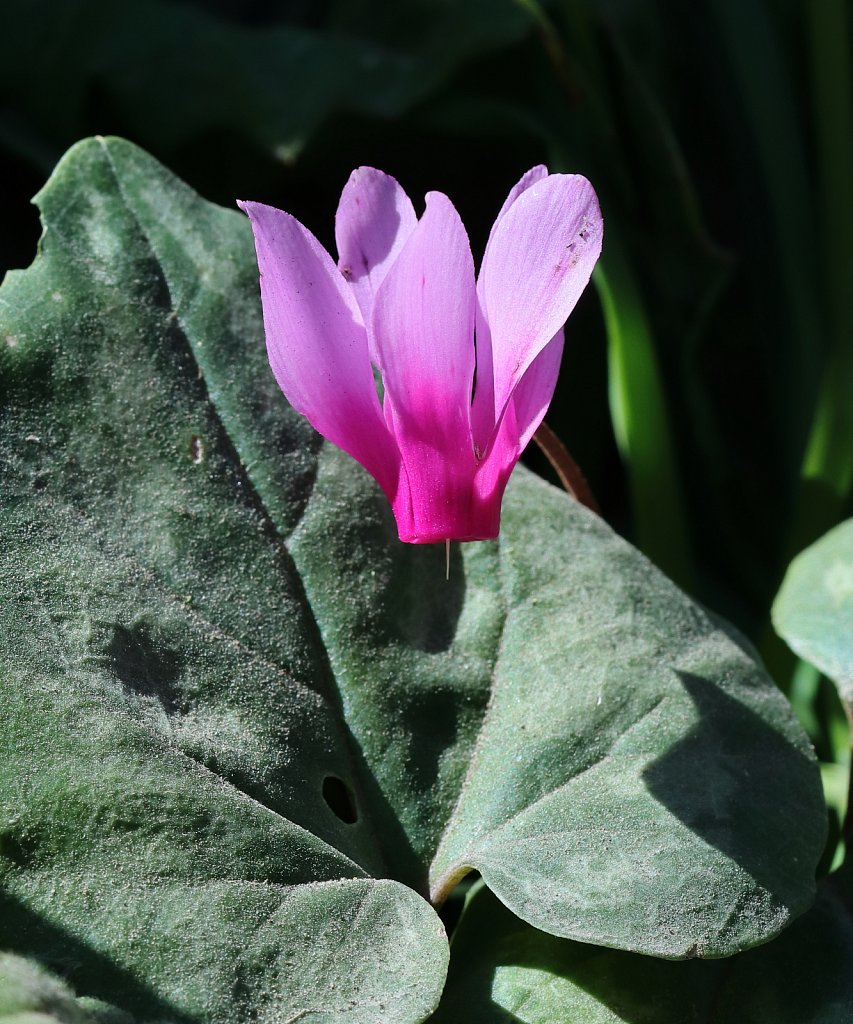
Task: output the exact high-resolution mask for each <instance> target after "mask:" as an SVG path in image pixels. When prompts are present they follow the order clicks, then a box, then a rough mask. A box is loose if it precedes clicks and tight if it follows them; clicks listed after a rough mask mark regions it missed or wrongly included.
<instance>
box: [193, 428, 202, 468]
mask: <svg viewBox="0 0 853 1024" xmlns="http://www.w3.org/2000/svg"><path fill="white" fill-rule="evenodd" d="M190 458H191V459H192V460H193V462H194V463H195V464H196V465H198V464H199V463H200V462H201V460H202V459H203V458H204V452H203V450H202V447H201V438H200V437H196V436H195V435H193V436H192V437H191V438H190Z"/></svg>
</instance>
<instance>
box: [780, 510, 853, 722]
mask: <svg viewBox="0 0 853 1024" xmlns="http://www.w3.org/2000/svg"><path fill="white" fill-rule="evenodd" d="M773 625H774V626H775V627H776V632H777V633H778V634H779V635H780V636H781V637H782V638H783V639H784V640H785V642H786V643H787V644H788V646H789V647H790V648H791V649H792V650H793V651H795V652H796V653H797V654H799V655H800V657H801V658H805V659H806V661H810V662H811V663H812V664H813V665H815V666H816V667H817V668H819V669H820V671H821V672H823V673H825V674H826V675H828V676H829V677H830V678H831V679H834V680H835V682H836V683H838V686H839V688H840V690H841V695H842V697H843V698H844V699H845V700H846V701H847V703H848V704H849V703H853V519H848V520H847V522H845V523H842V524H841V525H840V526H836V527H835V529H833V530H830V531H829V533H827V534H826V535H825V536H823V537H821V539H820V540H819V541H816V542H815V543H814V544H812V545H811V547H808V548H806V550H805V551H803V552H801V553H800V554H799V555H797V557H796V558H795V559H794V561H793V562H791V564H790V566H789V567H788V572H787V574H786V575H785V579H784V581H783V583H782V587H781V589H780V591H779V593H778V595H777V597H776V601H775V602H774V604H773Z"/></svg>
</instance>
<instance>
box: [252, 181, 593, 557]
mask: <svg viewBox="0 0 853 1024" xmlns="http://www.w3.org/2000/svg"><path fill="white" fill-rule="evenodd" d="M239 205H240V206H241V207H242V209H243V210H245V212H246V213H247V214H248V215H249V217H250V218H251V221H252V227H253V229H254V235H255V245H256V249H257V255H258V264H259V267H260V273H261V296H262V300H263V310H264V326H265V330H266V341H267V350H268V353H269V358H270V363H271V365H272V369H273V373H274V374H275V377H276V380H277V381H278V383H279V386H280V387H281V389H282V391H283V392H284V394H285V396H286V397H287V399H288V401H289V402H290V403H291V405H293V406H294V408H296V409H297V410H298V411H299V412H301V413H302V414H303V415H305V416H306V417H307V418H308V419H309V420H310V422H311V423H312V425H313V426H314V427H315V428H316V429H317V430H318V431H319V432H320V433H321V434H322V435H323V436H324V437H326V438H328V440H330V441H331V442H333V443H334V444H336V445H338V447H340V448H342V449H343V450H344V451H346V452H348V453H349V454H350V455H352V456H353V458H355V459H357V460H358V461H359V462H360V463H361V464H362V465H363V466H364V467H365V468H366V469H367V470H368V471H369V472H370V473H371V474H372V475H373V476H374V477H375V478H376V480H377V481H378V482H379V484H380V485H381V487H382V489H383V490H384V492H385V494H386V495H387V497H388V500H389V501H390V503H391V506H392V508H393V510H394V516H395V518H396V521H397V529H398V531H399V535H400V539H401V540H403V541H407V542H409V543H413V544H426V543H432V542H436V541H450V540H460V541H465V540H485V539H488V538H491V537H495V536H497V533H498V529H499V526H500V507H501V498H502V496H503V492H504V488H505V487H506V483H507V480H508V478H509V475H510V473H511V472H512V469H513V467H514V466H515V464H516V462H517V461H518V459H519V456H520V455H521V452H522V451H523V450H524V448H525V446H526V445H527V443H528V441H529V440H530V438H531V437H532V435H533V432H534V431H535V430H536V428H537V427H538V426H539V423H540V422H541V420H542V417H543V416H544V415H545V411H546V409H547V408H548V404H549V403H550V401H551V397H552V395H553V393H554V385H555V383H556V380H557V373H558V372H559V366H560V359H561V356H562V352H563V324H564V323H565V321H566V319H567V317H568V316H569V314H570V313H571V311H572V309H573V308H574V306H575V303H576V302H577V300H578V298H579V297H580V294H581V292H582V291H583V289H584V287H585V286H586V284H587V282H588V281H589V278H590V275H591V273H592V270H593V267H594V266H595V263H596V260H597V259H598V256H599V253H600V252H601V240H602V233H603V225H602V219H601V213H600V211H599V208H598V201H597V199H596V196H595V192H594V191H593V189H592V186H591V185H590V183H589V182H588V181H587V180H586V178H584V177H582V176H580V175H577V174H548V171H547V169H546V168H545V167H542V166H538V167H534V168H532V169H531V170H530V171H528V172H527V173H526V174H525V175H524V176H523V177H522V178H521V180H520V181H519V182H518V183H517V184H516V185H515V187H514V188H513V189H512V190H511V191H510V193H509V195H508V196H507V199H506V202H505V203H504V205H503V207H502V208H501V210H500V213H499V214H498V217H497V220H496V221H495V224H494V226H493V228H492V231H491V235H490V237H489V240H488V243H487V245H486V251H485V254H484V256H483V262H482V266H481V268H480V273H479V276H478V277H477V278H476V280H475V274H474V261H473V258H472V255H471V248H470V245H469V242H468V236H467V234H466V231H465V228H464V226H463V224H462V221H461V220H460V218H459V214H458V213H457V212H456V210H455V208H454V207H453V204H452V203H451V202H450V200H449V199H448V198H447V196H445V195H443V194H442V193H440V192H430V193H429V194H428V195H427V197H426V210H425V212H424V214H423V216H422V217H421V218H420V219H418V217H417V216H416V214H415V211H414V208H413V206H412V203H411V201H410V199H409V197H408V196H407V195H406V193H405V192H404V191H403V189H402V188H401V187H400V185H399V184H398V183H397V182H396V181H395V180H394V179H393V178H391V177H389V176H388V175H387V174H383V173H382V172H381V171H378V170H375V169H373V168H370V167H362V168H359V169H358V170H356V171H353V173H352V175H351V176H350V179H349V181H348V182H347V184H346V187H345V188H344V191H343V194H342V196H341V200H340V204H339V205H338V211H337V216H336V222H335V229H336V230H335V233H336V240H337V247H338V256H339V261H338V265H337V266H336V265H335V263H334V261H333V260H332V258H331V256H330V255H329V254H328V253H327V252H326V251H325V249H323V247H322V246H321V245H320V243H319V242H318V241H317V240H316V238H314V236H313V235H312V234H311V233H310V232H309V231H308V230H307V229H306V228H305V227H303V226H302V225H301V224H300V223H299V222H298V221H297V220H295V219H294V218H293V217H291V216H290V215H289V214H287V213H283V212H282V211H281V210H276V209H273V208H272V207H269V206H264V205H262V204H260V203H248V202H247V203H240V204H239ZM373 367H375V368H376V370H378V372H379V374H380V375H381V379H382V385H383V388H384V398H383V402H382V406H381V407H380V403H379V398H378V396H377V390H376V386H375V383H374V376H373Z"/></svg>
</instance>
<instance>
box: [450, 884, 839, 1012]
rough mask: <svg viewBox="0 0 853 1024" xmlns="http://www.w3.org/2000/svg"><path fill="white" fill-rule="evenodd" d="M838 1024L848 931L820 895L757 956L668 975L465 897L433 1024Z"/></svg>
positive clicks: (658, 963) (482, 899)
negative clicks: (460, 1023) (811, 905)
mask: <svg viewBox="0 0 853 1024" xmlns="http://www.w3.org/2000/svg"><path fill="white" fill-rule="evenodd" d="M461 1020H464V1021H466V1022H468V1024H848V1022H849V1021H851V1020H853V920H851V917H850V911H849V909H848V907H847V906H845V903H844V901H843V900H842V899H841V898H840V896H839V894H838V893H837V892H836V891H835V888H834V886H833V885H831V884H826V885H825V887H824V891H823V892H822V894H821V895H820V896H819V898H818V901H817V903H816V904H815V906H814V907H813V908H812V909H811V910H810V911H808V913H806V914H805V915H804V916H803V917H801V918H800V920H798V921H796V922H795V923H794V924H793V925H791V927H790V928H789V929H787V930H786V931H785V932H783V933H782V935H781V936H780V937H779V938H777V939H774V940H773V941H772V942H770V943H768V944H767V945H765V946H762V947H761V948H760V949H754V950H749V951H747V952H745V953H739V954H737V955H736V956H734V957H732V958H730V959H727V960H713V961H699V960H688V961H686V962H681V963H672V962H668V961H665V960H652V959H650V958H649V957H643V956H639V955H637V954H636V953H626V952H622V951H619V950H609V949H601V948H600V947H595V946H588V945H584V944H583V943H580V942H570V941H568V940H566V939H558V938H554V937H553V936H551V935H546V934H545V933H544V932H540V931H536V930H535V929H533V928H531V927H530V926H529V925H526V924H524V922H522V921H519V920H518V918H516V917H513V915H512V914H510V913H509V912H508V911H507V910H506V908H505V907H503V906H502V905H501V904H500V903H499V902H498V901H497V900H496V899H495V898H494V897H493V896H492V895H491V894H490V893H489V892H488V890H485V889H482V890H480V891H478V892H476V893H474V894H473V895H472V897H471V898H470V900H469V903H468V905H467V907H466V910H465V913H464V916H463V918H462V922H461V924H460V926H459V928H458V930H457V932H456V934H455V935H454V938H453V945H452V955H451V968H450V976H449V978H448V982H447V988H446V990H445V995H444V998H443V1000H442V1003H441V1006H440V1007H439V1010H438V1012H437V1013H436V1014H435V1016H434V1017H433V1018H432V1019H431V1024H457V1022H459V1021H461Z"/></svg>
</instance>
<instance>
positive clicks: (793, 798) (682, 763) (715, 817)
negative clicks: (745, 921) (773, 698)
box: [643, 672, 825, 914]
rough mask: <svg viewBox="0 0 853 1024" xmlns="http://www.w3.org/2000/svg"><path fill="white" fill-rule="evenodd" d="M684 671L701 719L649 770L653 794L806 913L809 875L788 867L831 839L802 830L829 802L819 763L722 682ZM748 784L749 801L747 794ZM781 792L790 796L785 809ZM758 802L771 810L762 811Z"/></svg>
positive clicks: (648, 781) (791, 905) (778, 897)
mask: <svg viewBox="0 0 853 1024" xmlns="http://www.w3.org/2000/svg"><path fill="white" fill-rule="evenodd" d="M677 674H678V676H679V678H680V680H681V682H682V684H683V686H684V688H685V689H686V691H687V693H688V695H689V696H690V699H691V700H692V701H693V704H694V705H695V707H696V710H697V712H698V720H697V721H696V723H695V724H694V725H693V727H692V728H691V729H690V731H689V732H688V733H687V734H686V735H685V736H684V737H683V739H681V740H680V741H679V742H678V743H676V744H675V745H674V746H672V747H671V748H670V749H669V750H667V752H666V753H665V754H664V755H663V756H661V757H660V758H658V759H657V760H656V761H654V762H653V763H652V764H651V765H650V766H649V767H648V768H647V769H646V770H645V771H644V773H643V779H644V781H645V783H646V785H647V786H648V789H649V791H650V792H651V793H652V795H653V796H654V797H655V798H656V799H657V800H658V801H660V803H662V804H663V805H664V806H665V807H666V808H667V809H668V810H669V811H670V812H671V813H672V814H674V815H675V816H676V817H677V818H678V819H679V820H680V821H681V822H683V823H684V824H685V825H686V826H687V827H688V828H689V829H690V831H691V832H693V833H694V834H695V835H697V836H699V838H701V839H702V840H703V841H704V842H705V843H707V844H709V845H710V846H712V847H714V848H715V849H716V850H718V851H720V852H721V853H723V854H724V855H725V856H726V857H728V858H730V859H731V860H732V861H734V862H735V863H736V864H737V865H739V866H740V867H741V868H742V869H743V870H744V871H745V872H747V873H748V874H749V875H750V877H751V878H752V879H753V880H754V881H755V882H756V883H757V884H758V885H759V886H761V887H762V888H764V889H765V890H767V891H768V892H770V893H772V894H773V896H774V898H775V899H776V900H778V901H780V902H781V903H782V904H783V905H784V906H785V907H787V908H788V909H789V910H790V911H792V912H793V913H795V914H796V913H799V912H800V911H802V910H804V909H805V906H804V905H803V891H802V882H801V877H800V876H801V874H802V872H801V871H790V870H788V867H789V865H791V864H792V863H795V862H796V861H798V860H799V861H800V863H802V862H803V861H805V862H809V861H812V860H813V861H814V862H815V863H816V862H817V858H818V856H819V854H820V851H821V850H822V848H823V842H824V839H825V835H824V834H823V833H822V834H820V835H817V836H816V835H815V830H814V829H808V828H803V827H802V826H803V821H804V817H806V818H807V817H808V816H810V815H812V814H813V813H814V809H815V807H816V806H819V805H821V804H822V797H821V786H820V775H819V771H818V767H817V764H816V763H815V762H814V761H812V760H811V759H810V758H808V757H807V756H806V754H805V753H804V752H803V751H802V750H801V749H799V748H798V747H796V746H795V745H794V743H792V742H791V740H790V739H788V738H787V737H786V736H785V735H783V734H782V733H781V732H780V731H778V730H777V729H775V728H774V727H773V726H771V725H770V724H768V722H767V721H766V719H764V718H763V717H762V716H760V715H759V714H757V713H756V712H755V711H753V710H752V709H751V708H749V707H747V706H746V705H745V704H744V703H742V702H741V701H739V700H736V699H735V698H733V697H732V696H730V695H729V694H728V693H727V692H726V691H725V690H724V689H723V688H722V687H721V686H719V685H718V684H717V683H715V682H713V681H712V680H710V679H706V678H704V677H702V676H699V675H695V674H693V673H690V672H678V673H677ZM756 696H757V697H759V695H758V694H756ZM759 699H760V697H759ZM744 789H748V791H749V793H750V799H749V801H744V800H742V799H741V798H740V795H741V794H742V793H743V792H744ZM780 792H782V793H785V794H786V795H787V799H786V802H785V805H784V806H780V805H779V801H778V796H779V793H780ZM756 807H761V808H766V809H767V810H766V813H763V814H756V813H755V808H756ZM824 831H825V830H824ZM780 850H785V851H786V856H785V858H780V857H779V851H780Z"/></svg>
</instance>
